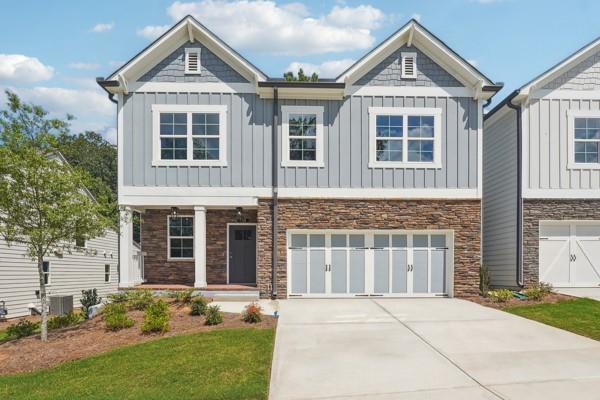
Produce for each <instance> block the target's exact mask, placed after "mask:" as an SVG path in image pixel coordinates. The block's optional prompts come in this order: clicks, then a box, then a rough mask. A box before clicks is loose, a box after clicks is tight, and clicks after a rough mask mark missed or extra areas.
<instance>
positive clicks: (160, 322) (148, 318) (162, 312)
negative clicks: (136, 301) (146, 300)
mask: <svg viewBox="0 0 600 400" xmlns="http://www.w3.org/2000/svg"><path fill="white" fill-rule="evenodd" d="M169 318H170V316H169V306H168V305H167V303H165V302H164V301H162V300H159V301H157V302H155V303H152V304H150V305H149V306H148V307H147V308H146V311H145V312H144V323H143V324H142V332H143V333H150V332H161V333H165V332H168V331H169Z"/></svg>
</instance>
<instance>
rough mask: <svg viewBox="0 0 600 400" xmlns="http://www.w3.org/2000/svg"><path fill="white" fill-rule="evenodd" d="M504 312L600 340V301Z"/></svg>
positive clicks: (544, 305) (525, 307)
mask: <svg viewBox="0 0 600 400" xmlns="http://www.w3.org/2000/svg"><path fill="white" fill-rule="evenodd" d="M504 311H507V312H509V313H511V314H515V315H519V316H521V317H525V318H529V319H533V320H535V321H538V322H542V323H544V324H548V325H552V326H555V327H557V328H560V329H564V330H567V331H570V332H573V333H577V334H579V335H582V336H587V337H589V338H592V339H595V340H600V301H596V300H592V299H575V300H564V301H559V302H558V303H553V304H550V303H548V304H536V305H530V306H517V307H508V308H505V309H504Z"/></svg>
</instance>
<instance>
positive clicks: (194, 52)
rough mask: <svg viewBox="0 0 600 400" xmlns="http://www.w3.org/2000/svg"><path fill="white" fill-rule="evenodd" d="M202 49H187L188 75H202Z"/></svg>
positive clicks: (186, 64) (186, 63)
mask: <svg viewBox="0 0 600 400" xmlns="http://www.w3.org/2000/svg"><path fill="white" fill-rule="evenodd" d="M200 72H201V65H200V49H199V48H193V49H192V48H187V49H185V73H186V74H200Z"/></svg>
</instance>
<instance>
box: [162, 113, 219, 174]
mask: <svg viewBox="0 0 600 400" xmlns="http://www.w3.org/2000/svg"><path fill="white" fill-rule="evenodd" d="M226 111H227V106H224V105H223V106H221V105H206V106H203V105H163V104H155V105H153V106H152V113H153V119H154V127H153V130H154V150H153V165H155V166H161V165H221V166H223V165H226V159H225V153H226V150H225V149H226V122H227V121H226V115H227V113H226Z"/></svg>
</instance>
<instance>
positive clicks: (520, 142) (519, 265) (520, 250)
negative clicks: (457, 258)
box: [490, 90, 524, 288]
mask: <svg viewBox="0 0 600 400" xmlns="http://www.w3.org/2000/svg"><path fill="white" fill-rule="evenodd" d="M518 94H519V90H515V91H514V92H513V93H512V94H511V95H510V96H508V97H507V98H506V99H505V100H504V101H503V102H502V103H500V104H498V106H496V107H495V108H494V110H492V112H494V111H496V109H498V110H499V109H500V108H502V106H504V105H506V106H507V107H508V108H511V109H513V110H515V111H516V113H517V260H516V261H517V271H516V276H517V279H516V281H517V282H516V283H517V286H519V287H521V288H522V287H523V286H524V284H523V195H522V187H523V165H522V164H523V157H522V156H523V155H522V152H523V135H522V132H521V124H522V108H521V106H520V105H516V104H513V103H512V100H513V99H514V98H515V97H516V96H517V95H518ZM490 114H491V113H490Z"/></svg>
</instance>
